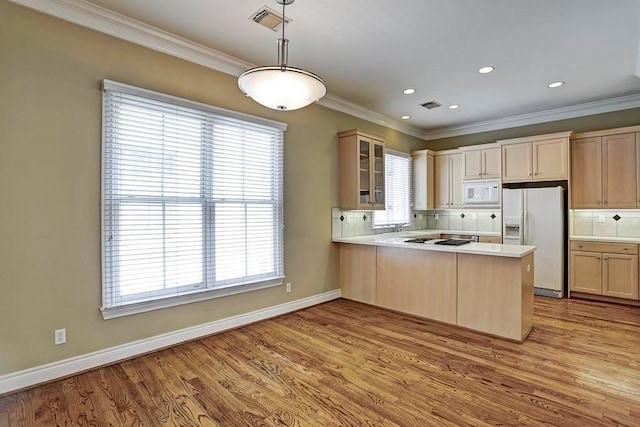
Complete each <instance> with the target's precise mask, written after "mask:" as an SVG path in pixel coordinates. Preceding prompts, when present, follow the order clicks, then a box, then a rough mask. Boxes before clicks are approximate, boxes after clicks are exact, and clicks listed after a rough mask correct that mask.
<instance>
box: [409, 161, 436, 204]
mask: <svg viewBox="0 0 640 427" xmlns="http://www.w3.org/2000/svg"><path fill="white" fill-rule="evenodd" d="M411 164H412V172H413V182H412V185H413V209H415V210H422V211H426V210H427V209H434V207H435V175H434V170H435V159H434V155H433V153H432V152H431V151H429V150H420V151H414V152H412V153H411Z"/></svg>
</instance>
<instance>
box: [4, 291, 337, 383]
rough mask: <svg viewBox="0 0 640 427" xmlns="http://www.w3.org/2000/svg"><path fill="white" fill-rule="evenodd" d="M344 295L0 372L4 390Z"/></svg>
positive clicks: (310, 299)
mask: <svg viewBox="0 0 640 427" xmlns="http://www.w3.org/2000/svg"><path fill="white" fill-rule="evenodd" d="M337 298H340V289H337V290H335V291H329V292H325V293H322V294H319V295H313V296H310V297H307V298H302V299H299V300H296V301H291V302H287V303H284V304H279V305H276V306H273V307H268V308H263V309H261V310H256V311H252V312H250V313H245V314H240V315H238V316H233V317H227V318H226V319H220V320H216V321H213V322H209V323H205V324H202V325H198V326H192V327H190V328H186V329H180V330H178V331H174V332H169V333H166V334H162V335H156V336H154V337H150V338H145V339H142V340H138V341H133V342H130V343H128V344H123V345H119V346H116V347H111V348H106V349H104V350H99V351H95V352H93V353H88V354H84V355H82V356H76V357H72V358H70V359H65V360H60V361H58V362H53V363H48V364H46V365H42V366H36V367H34V368H29V369H25V370H23V371H18V372H14V373H10V374H6V375H2V376H0V394H4V393H8V392H11V391H14V390H19V389H23V388H26V387H30V386H33V385H35V384H40V383H44V382H47V381H51V380H54V379H56V378H62V377H66V376H69V375H73V374H76V373H78V372H82V371H86V370H88V369H92V368H96V367H98V366H102V365H107V364H109V363H114V362H117V361H119V360H123V359H127V358H130V357H134V356H137V355H140V354H144V353H148V352H151V351H154V350H158V349H161V348H164V347H169V346H172V345H176V344H179V343H182V342H185V341H189V340H193V339H196V338H200V337H204V336H207V335H211V334H215V333H218V332H222V331H226V330H228V329H233V328H237V327H239V326H244V325H248V324H250V323H254V322H258V321H260V320H265V319H269V318H271V317H275V316H279V315H281V314H286V313H290V312H292V311H296V310H300V309H302V308H306V307H311V306H312V305H316V304H320V303H323V302H327V301H331V300H334V299H337Z"/></svg>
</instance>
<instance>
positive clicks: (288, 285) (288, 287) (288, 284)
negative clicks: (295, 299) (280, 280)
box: [287, 283, 291, 293]
mask: <svg viewBox="0 0 640 427" xmlns="http://www.w3.org/2000/svg"><path fill="white" fill-rule="evenodd" d="M289 292H291V283H287V293H289Z"/></svg>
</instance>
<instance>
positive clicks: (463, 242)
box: [434, 239, 471, 246]
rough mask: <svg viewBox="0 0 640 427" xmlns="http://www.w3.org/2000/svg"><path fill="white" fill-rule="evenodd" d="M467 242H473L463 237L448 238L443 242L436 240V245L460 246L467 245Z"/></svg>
mask: <svg viewBox="0 0 640 427" xmlns="http://www.w3.org/2000/svg"><path fill="white" fill-rule="evenodd" d="M467 243H471V240H461V239H447V240H443V241H442V242H436V243H434V244H435V245H448V246H460V245H466V244H467Z"/></svg>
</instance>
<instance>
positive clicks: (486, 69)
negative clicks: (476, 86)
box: [478, 66, 495, 74]
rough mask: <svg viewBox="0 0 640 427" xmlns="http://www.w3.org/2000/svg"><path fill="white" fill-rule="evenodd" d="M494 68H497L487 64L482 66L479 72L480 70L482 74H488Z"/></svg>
mask: <svg viewBox="0 0 640 427" xmlns="http://www.w3.org/2000/svg"><path fill="white" fill-rule="evenodd" d="M493 70H495V68H493V67H490V66H487V67H482V68H480V69H479V70H478V72H479V73H480V74H487V73H490V72H492V71H493Z"/></svg>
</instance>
